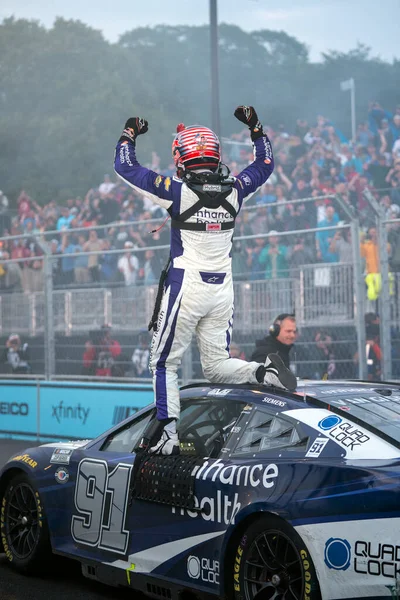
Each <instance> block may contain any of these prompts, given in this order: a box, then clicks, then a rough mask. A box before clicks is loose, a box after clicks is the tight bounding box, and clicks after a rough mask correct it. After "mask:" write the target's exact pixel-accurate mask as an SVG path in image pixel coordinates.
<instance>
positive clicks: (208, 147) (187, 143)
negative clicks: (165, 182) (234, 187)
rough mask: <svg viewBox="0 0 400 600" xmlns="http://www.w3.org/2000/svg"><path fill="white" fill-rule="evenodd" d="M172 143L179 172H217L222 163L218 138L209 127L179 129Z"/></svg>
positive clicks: (181, 125)
mask: <svg viewBox="0 0 400 600" xmlns="http://www.w3.org/2000/svg"><path fill="white" fill-rule="evenodd" d="M177 132H178V133H177V134H176V136H175V138H174V141H173V142H172V157H173V159H174V163H175V166H176V168H177V170H178V171H179V170H188V169H210V170H211V171H216V170H217V168H218V165H219V163H220V161H221V150H220V143H219V139H218V137H217V136H216V135H215V133H214V132H213V131H212V130H211V129H208V127H200V126H198V125H194V126H192V127H185V126H184V125H183V124H182V123H181V124H180V125H178V127H177Z"/></svg>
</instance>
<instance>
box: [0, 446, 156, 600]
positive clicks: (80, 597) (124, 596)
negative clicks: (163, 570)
mask: <svg viewBox="0 0 400 600" xmlns="http://www.w3.org/2000/svg"><path fill="white" fill-rule="evenodd" d="M36 445H37V444H35V443H33V442H26V441H20V440H3V439H0V468H1V467H2V466H3V465H4V463H5V462H6V461H7V460H8V458H9V457H10V456H11V455H12V454H14V453H15V452H19V451H20V450H23V449H24V448H28V447H32V446H36ZM111 599H112V600H128V599H130V600H133V599H134V600H148V598H147V597H146V596H144V595H142V594H139V593H138V592H135V591H133V590H119V589H116V588H113V587H109V586H106V585H103V584H100V583H96V582H93V581H90V580H89V579H86V578H85V577H83V575H82V574H81V572H80V565H79V563H77V562H75V561H72V560H67V559H63V558H59V559H57V561H56V565H55V568H54V567H53V568H52V573H51V574H49V575H48V576H47V577H46V578H39V577H24V576H22V575H19V574H18V573H16V572H15V571H14V570H13V569H12V568H11V567H10V565H9V563H8V561H7V560H6V557H5V555H4V554H2V553H1V552H0V600H111Z"/></svg>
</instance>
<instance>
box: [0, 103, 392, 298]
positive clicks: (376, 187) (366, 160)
mask: <svg viewBox="0 0 400 600" xmlns="http://www.w3.org/2000/svg"><path fill="white" fill-rule="evenodd" d="M267 131H268V135H269V136H270V138H271V141H272V144H273V149H274V155H275V162H276V166H275V170H274V173H273V174H272V176H271V177H270V179H269V180H268V182H267V183H266V184H265V185H264V186H263V187H262V188H261V189H260V190H259V192H258V193H257V194H255V195H254V196H253V197H252V198H251V200H250V201H249V202H248V203H246V207H245V208H244V210H243V211H242V213H241V216H240V218H239V219H238V221H237V228H236V231H235V237H236V238H238V237H240V236H253V237H252V238H251V239H244V240H236V241H235V243H234V253H233V271H234V275H235V277H236V279H237V280H241V279H242V280H247V279H250V280H256V279H272V278H273V279H275V278H285V277H289V276H293V275H295V274H296V272H298V270H299V268H300V267H301V266H303V265H308V264H313V263H332V264H333V263H349V262H351V261H352V248H351V238H350V232H349V229H348V228H347V229H346V228H344V229H342V230H326V229H323V228H326V227H329V226H340V225H342V224H345V223H348V220H349V219H348V216H347V211H346V210H344V209H343V206H347V207H348V210H350V212H351V213H352V214H354V215H357V216H358V217H359V219H360V224H361V235H362V246H361V253H362V256H363V257H364V259H365V264H366V274H367V275H368V274H373V275H375V274H376V273H377V268H378V267H377V263H378V260H377V256H378V244H377V239H376V230H375V229H374V226H373V225H374V224H373V218H372V213H371V212H370V209H369V204H368V202H367V201H366V199H365V196H364V193H363V192H365V190H370V192H371V193H372V195H373V196H374V198H375V199H376V200H377V202H379V203H380V204H381V206H383V207H384V209H385V214H386V216H387V218H388V219H397V218H399V217H400V105H398V106H397V107H396V108H395V110H394V112H389V111H387V110H385V109H383V108H382V107H381V106H380V105H379V104H378V103H376V102H374V103H371V105H370V109H369V112H368V116H367V119H366V120H365V122H363V123H360V124H359V126H358V128H357V135H356V139H355V140H354V141H350V140H348V139H346V137H345V136H344V135H343V134H342V132H341V131H340V130H338V129H337V128H336V127H335V125H334V123H332V122H331V121H330V120H329V119H327V118H325V117H323V116H318V117H317V119H316V122H315V123H312V124H311V123H308V122H307V121H305V120H303V119H298V120H297V123H296V126H295V129H294V130H293V131H289V130H288V129H287V128H286V127H285V126H284V125H280V126H279V127H278V128H277V129H276V130H273V129H272V128H267ZM222 145H223V150H224V155H223V160H224V162H225V163H226V164H227V165H228V166H229V168H230V170H231V173H232V174H233V175H236V174H237V173H239V172H240V171H241V170H242V169H243V168H244V167H245V166H246V165H247V164H248V163H249V162H251V161H252V159H253V155H252V147H251V145H250V143H249V139H248V131H247V130H244V131H242V132H241V133H239V134H236V135H232V136H231V138H230V139H229V140H224V141H223V144H222ZM139 158H140V156H139ZM147 166H149V167H150V168H152V169H153V170H155V171H159V172H162V173H163V174H164V175H173V174H174V165H173V164H170V165H168V167H167V168H162V167H161V166H160V159H159V157H158V155H157V154H156V153H155V152H153V153H152V160H151V164H148V165H147ZM0 194H1V193H0ZM334 195H337V196H339V197H340V199H341V202H337V201H336V200H335V198H332V196H334ZM4 198H5V197H4V194H1V206H0V211H3V212H4V208H5V207H7V206H6V205H7V202H5V200H6V199H5V200H4ZM306 198H316V199H315V200H313V201H305V202H303V200H304V199H306ZM38 200H40V199H38ZM7 208H8V207H7ZM166 216H167V215H166V214H165V211H164V210H163V209H161V208H160V207H158V206H157V205H154V204H153V203H152V202H151V201H149V200H147V199H145V198H143V197H142V196H141V195H139V194H138V193H136V192H135V191H134V190H133V189H132V188H130V187H128V186H127V185H126V184H125V183H123V182H122V181H120V180H117V179H116V178H114V177H110V176H109V175H105V176H104V181H103V182H101V183H100V185H98V186H97V187H94V188H92V189H90V190H89V191H88V192H87V194H86V196H85V197H84V198H79V197H78V198H70V199H69V200H68V201H67V202H66V203H65V204H64V205H62V206H61V205H59V204H57V203H56V202H55V201H51V202H49V203H48V204H46V205H45V206H42V205H41V204H40V201H36V200H34V199H33V198H31V197H30V196H29V194H28V193H27V192H26V191H22V192H21V194H20V195H19V198H18V200H17V210H16V214H15V215H14V216H9V217H7V218H3V219H2V220H1V223H0V225H1V227H2V235H3V240H2V241H0V258H2V259H3V260H7V259H10V258H11V259H18V261H19V262H14V263H7V262H3V263H1V264H0V289H1V290H8V291H14V290H20V289H22V290H23V291H25V292H35V291H39V290H40V289H43V260H42V256H43V245H44V244H46V245H47V248H48V249H49V251H50V252H51V254H52V256H53V260H52V268H53V280H54V285H55V286H72V285H74V286H77V287H82V286H88V285H105V286H111V285H121V286H123V285H125V286H126V287H135V286H137V285H139V284H153V283H156V282H157V281H158V278H159V274H160V272H161V269H162V267H163V265H164V264H165V262H166V258H167V254H168V250H167V249H159V247H160V246H167V245H168V242H169V230H168V229H169V228H168V226H166V227H163V228H161V229H159V230H157V231H156V232H155V233H152V234H151V235H150V230H152V229H154V228H156V229H157V227H159V226H160V225H161V223H162V221H163V220H164V219H165V218H166ZM7 219H8V220H7ZM320 228H321V231H317V233H315V232H310V233H308V230H313V229H320ZM76 229H78V231H74V230H76ZM295 230H297V231H298V233H296V234H294V235H289V236H288V235H282V234H284V232H289V231H295ZM267 232H269V233H270V235H269V237H265V234H266V233H267ZM21 234H22V235H24V236H25V237H24V238H21V239H9V240H5V239H4V236H18V235H21ZM254 236H259V237H254ZM112 251H113V252H112ZM389 253H390V267H391V270H392V271H400V223H397V222H394V223H393V224H390V225H389ZM76 254H80V255H79V256H76ZM378 284H379V282H378ZM378 284H377V282H376V281H374V283H371V290H373V286H374V285H378ZM367 285H368V284H367ZM371 293H372V292H371Z"/></svg>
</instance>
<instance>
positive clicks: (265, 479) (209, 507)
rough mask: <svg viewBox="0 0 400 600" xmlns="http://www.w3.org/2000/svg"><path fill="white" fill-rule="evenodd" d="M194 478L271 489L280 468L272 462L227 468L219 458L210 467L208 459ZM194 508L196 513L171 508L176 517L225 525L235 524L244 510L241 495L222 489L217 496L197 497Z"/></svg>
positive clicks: (193, 472)
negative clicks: (238, 514)
mask: <svg viewBox="0 0 400 600" xmlns="http://www.w3.org/2000/svg"><path fill="white" fill-rule="evenodd" d="M192 475H193V476H194V477H195V478H196V479H198V480H203V481H204V480H205V479H206V478H208V481H212V482H217V483H220V484H223V485H229V486H231V487H237V488H240V489H241V490H243V489H244V488H250V489H251V488H257V487H259V486H262V487H264V488H265V489H272V488H273V487H274V485H275V479H276V478H277V477H278V467H277V466H276V465H275V464H273V463H271V464H269V465H267V466H263V465H262V464H257V465H227V464H225V463H224V462H222V461H221V460H220V459H218V460H216V461H214V462H213V463H211V464H209V461H208V460H206V461H205V462H204V464H203V465H202V466H200V467H199V466H196V467H195V468H194V469H193V471H192ZM194 506H195V509H196V510H190V509H185V508H178V509H177V508H176V507H175V506H173V507H172V513H173V514H179V515H181V516H184V515H188V516H189V517H191V518H193V519H195V518H199V517H200V518H202V519H204V520H205V521H212V522H216V523H225V525H229V524H232V523H234V522H235V517H236V515H237V513H238V512H239V510H240V508H241V503H240V502H239V494H238V493H235V494H234V495H233V498H232V493H230V494H229V495H228V494H223V492H222V491H221V490H218V491H217V492H216V495H215V496H214V497H210V496H204V497H201V498H198V497H197V496H194Z"/></svg>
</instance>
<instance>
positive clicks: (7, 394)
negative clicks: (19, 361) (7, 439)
mask: <svg viewBox="0 0 400 600" xmlns="http://www.w3.org/2000/svg"><path fill="white" fill-rule="evenodd" d="M37 404H38V388H37V385H36V383H35V382H27V383H25V382H23V381H18V382H14V381H4V382H1V385H0V434H1V435H4V434H15V435H16V436H24V435H28V436H32V435H35V434H36V431H37Z"/></svg>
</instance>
